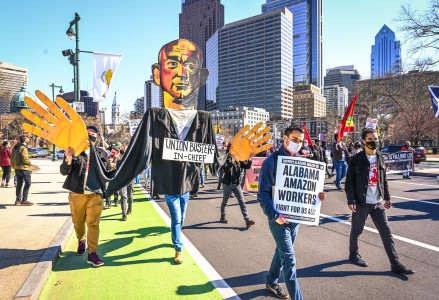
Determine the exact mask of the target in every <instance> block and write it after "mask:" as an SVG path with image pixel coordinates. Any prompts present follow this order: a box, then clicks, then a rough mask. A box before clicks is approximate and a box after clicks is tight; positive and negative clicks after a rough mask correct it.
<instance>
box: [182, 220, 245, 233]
mask: <svg viewBox="0 0 439 300" xmlns="http://www.w3.org/2000/svg"><path fill="white" fill-rule="evenodd" d="M209 224H218V225H219V224H222V223H220V222H219V221H211V222H204V223H198V224H193V225H189V226H183V230H186V229H233V230H239V231H247V230H248V229H247V228H244V227H229V226H225V225H222V226H205V225H209Z"/></svg>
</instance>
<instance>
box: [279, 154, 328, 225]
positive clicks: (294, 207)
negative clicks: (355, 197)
mask: <svg viewBox="0 0 439 300" xmlns="http://www.w3.org/2000/svg"><path fill="white" fill-rule="evenodd" d="M324 184H325V164H324V163H321V162H317V161H312V160H308V159H305V158H300V157H283V156H279V157H278V160H277V169H276V182H275V187H274V199H273V200H274V201H273V204H274V208H275V209H276V210H277V211H278V212H279V213H281V214H284V215H288V216H289V217H288V218H286V219H287V220H288V221H289V222H293V223H302V224H308V225H319V215H320V199H319V192H322V191H323V186H324Z"/></svg>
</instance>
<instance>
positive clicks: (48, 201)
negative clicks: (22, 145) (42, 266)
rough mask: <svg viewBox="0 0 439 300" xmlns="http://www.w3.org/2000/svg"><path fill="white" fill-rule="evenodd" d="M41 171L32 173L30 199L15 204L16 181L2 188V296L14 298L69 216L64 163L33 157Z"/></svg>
mask: <svg viewBox="0 0 439 300" xmlns="http://www.w3.org/2000/svg"><path fill="white" fill-rule="evenodd" d="M31 161H32V163H33V164H35V165H37V166H39V167H40V168H41V171H39V172H34V173H33V174H32V185H31V187H30V191H29V199H28V200H29V201H31V202H34V203H35V205H33V206H28V207H26V206H15V205H14V203H15V188H14V180H13V178H11V181H10V187H9V188H0V228H2V234H0V245H1V246H0V291H1V292H0V299H12V298H14V296H15V295H16V293H17V292H18V290H19V289H20V287H21V286H22V285H23V283H24V281H25V280H26V278H27V277H28V276H29V274H30V273H31V272H32V270H33V269H34V267H35V265H36V263H37V262H38V261H39V260H40V258H41V256H42V255H43V253H44V252H45V251H46V249H47V248H48V247H49V245H50V244H51V242H52V240H53V239H54V237H55V236H56V235H57V233H58V232H59V231H60V229H61V227H62V226H63V225H64V223H65V222H66V221H67V220H68V218H69V216H70V209H69V203H68V200H67V194H68V193H67V191H66V190H64V189H62V184H63V182H64V177H63V176H62V175H61V174H60V173H59V165H60V164H61V162H52V161H51V160H50V159H48V158H46V159H32V160H31Z"/></svg>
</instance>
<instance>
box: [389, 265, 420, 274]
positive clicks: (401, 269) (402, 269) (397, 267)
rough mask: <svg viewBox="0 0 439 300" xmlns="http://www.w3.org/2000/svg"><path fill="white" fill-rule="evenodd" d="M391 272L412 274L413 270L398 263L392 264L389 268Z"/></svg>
mask: <svg viewBox="0 0 439 300" xmlns="http://www.w3.org/2000/svg"><path fill="white" fill-rule="evenodd" d="M391 270H392V272H393V273H396V274H403V275H412V274H415V271H413V270H410V269H407V268H406V267H405V266H403V265H401V264H399V265H392V268H391Z"/></svg>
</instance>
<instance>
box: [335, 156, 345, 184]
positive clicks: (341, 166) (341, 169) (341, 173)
mask: <svg viewBox="0 0 439 300" xmlns="http://www.w3.org/2000/svg"><path fill="white" fill-rule="evenodd" d="M333 164H334V165H335V171H336V172H337V176H336V179H335V184H336V185H337V187H340V186H341V181H342V180H343V178H345V177H346V169H347V168H348V164H347V163H346V162H345V161H341V160H334V161H333Z"/></svg>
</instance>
